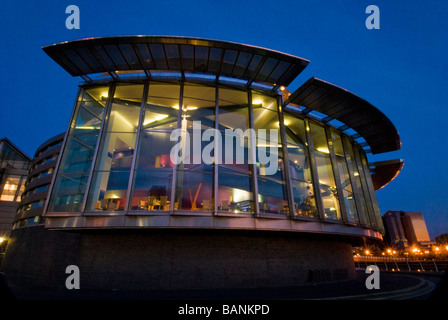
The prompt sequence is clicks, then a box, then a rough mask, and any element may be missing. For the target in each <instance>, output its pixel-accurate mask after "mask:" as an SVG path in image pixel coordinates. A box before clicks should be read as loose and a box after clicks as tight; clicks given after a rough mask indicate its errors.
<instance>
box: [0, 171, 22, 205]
mask: <svg viewBox="0 0 448 320" xmlns="http://www.w3.org/2000/svg"><path fill="white" fill-rule="evenodd" d="M0 187H1V188H0V201H17V202H18V201H20V196H21V195H22V193H23V190H24V189H25V179H24V177H22V176H19V175H5V176H4V177H3V181H2V184H1V185H0Z"/></svg>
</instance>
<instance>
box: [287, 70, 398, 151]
mask: <svg viewBox="0 0 448 320" xmlns="http://www.w3.org/2000/svg"><path fill="white" fill-rule="evenodd" d="M288 103H293V104H297V105H300V106H303V107H305V108H307V109H308V110H309V111H311V110H316V111H318V112H321V113H324V114H326V115H327V116H329V117H330V118H332V119H337V120H339V121H340V122H342V123H344V124H345V125H346V126H347V128H348V127H350V128H352V129H354V130H355V131H356V132H357V133H358V134H359V135H360V136H362V137H363V138H364V139H365V140H366V142H367V143H368V144H369V146H370V149H371V151H372V153H373V154H377V153H383V152H389V151H395V150H398V149H400V148H401V140H400V136H399V134H398V131H397V129H396V128H395V126H394V125H393V123H392V122H391V121H390V120H389V118H387V117H386V116H385V115H384V113H382V112H381V111H380V110H378V109H377V108H375V107H374V106H373V105H371V104H370V103H369V102H367V101H365V100H364V99H362V98H360V97H358V96H356V95H355V94H353V93H351V92H349V91H347V90H345V89H343V88H341V87H338V86H335V85H333V84H331V83H329V82H326V81H323V80H320V79H317V78H314V77H313V78H311V79H309V80H308V81H307V82H305V83H304V84H303V85H302V86H301V87H300V88H298V89H297V90H296V91H295V92H293V93H292V94H291V96H289V98H288V99H287V100H286V104H288Z"/></svg>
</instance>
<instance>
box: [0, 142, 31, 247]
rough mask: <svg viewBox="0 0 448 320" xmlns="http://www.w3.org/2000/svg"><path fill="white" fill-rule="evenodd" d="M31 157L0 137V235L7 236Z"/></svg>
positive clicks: (23, 186)
mask: <svg viewBox="0 0 448 320" xmlns="http://www.w3.org/2000/svg"><path fill="white" fill-rule="evenodd" d="M30 163H31V159H30V158H29V157H28V156H27V155H26V154H25V153H24V152H23V151H22V150H20V149H19V148H17V147H16V146H15V145H14V144H13V143H12V142H11V141H10V140H9V139H8V138H1V139H0V237H2V238H7V237H9V235H10V233H11V227H12V223H13V220H14V217H15V215H16V210H17V206H18V205H19V202H20V198H21V195H22V193H23V191H24V190H25V182H26V178H27V175H28V168H29V165H30Z"/></svg>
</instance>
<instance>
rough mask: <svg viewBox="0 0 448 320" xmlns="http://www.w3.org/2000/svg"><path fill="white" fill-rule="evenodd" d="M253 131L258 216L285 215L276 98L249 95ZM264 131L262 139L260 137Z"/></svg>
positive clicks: (282, 163)
mask: <svg viewBox="0 0 448 320" xmlns="http://www.w3.org/2000/svg"><path fill="white" fill-rule="evenodd" d="M252 106H253V114H254V115H253V116H254V129H255V132H256V134H257V142H256V143H257V149H256V151H257V155H256V156H257V166H256V167H257V181H258V201H259V208H260V212H261V213H276V214H286V213H289V206H288V197H287V193H286V182H285V176H284V167H283V166H284V161H283V150H282V148H281V139H280V127H279V118H278V109H277V99H276V98H272V97H269V96H266V95H261V94H258V93H256V92H253V94H252ZM261 130H265V133H266V134H265V136H262V135H261Z"/></svg>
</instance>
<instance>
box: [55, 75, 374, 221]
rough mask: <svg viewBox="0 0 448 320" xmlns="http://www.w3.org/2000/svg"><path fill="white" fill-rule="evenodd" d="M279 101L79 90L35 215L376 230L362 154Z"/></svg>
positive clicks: (208, 89)
mask: <svg viewBox="0 0 448 320" xmlns="http://www.w3.org/2000/svg"><path fill="white" fill-rule="evenodd" d="M281 101H282V98H281V95H276V94H273V93H272V92H268V91H266V92H264V91H263V92H262V91H255V90H252V89H250V90H248V89H246V88H244V87H231V86H224V85H222V84H219V85H218V84H214V83H205V82H204V83H193V82H183V81H176V82H174V81H173V82H168V81H167V82H161V81H145V82H140V83H139V82H134V83H120V82H115V83H111V84H108V85H104V86H98V85H96V86H87V85H85V86H83V87H82V88H81V89H80V92H79V94H78V98H77V103H76V106H75V110H74V112H73V116H72V119H71V124H70V128H69V131H68V134H67V137H66V141H65V143H64V145H63V149H62V151H61V152H62V156H61V160H60V163H59V165H58V167H57V174H56V177H55V179H54V181H53V184H52V190H51V191H50V192H51V197H50V199H49V202H48V206H47V210H46V211H47V212H51V213H58V212H60V213H64V214H66V213H81V214H83V213H87V214H95V213H100V212H101V214H105V215H108V214H120V212H122V213H128V212H133V213H134V214H142V215H145V214H178V213H179V214H188V213H192V214H194V213H200V214H205V215H229V214H236V215H241V216H244V215H250V216H254V215H255V216H267V217H273V218H275V217H289V218H293V219H316V220H317V219H320V220H324V221H328V222H336V223H348V224H355V225H365V226H369V227H373V228H378V227H380V226H381V221H380V220H379V219H380V216H379V209H378V206H377V203H376V198H375V194H374V190H373V188H372V182H371V177H370V171H369V168H368V166H367V158H366V156H365V153H364V151H363V150H362V149H361V148H359V147H358V146H357V145H356V143H355V142H354V141H353V140H351V139H349V138H348V137H347V136H346V135H344V134H343V133H341V132H340V131H337V130H334V129H333V128H330V127H329V126H327V125H325V124H324V123H321V122H318V121H316V120H314V119H310V118H307V117H306V116H305V115H302V114H298V113H297V112H293V111H292V109H288V110H284V109H286V108H285V107H286V106H282V105H279V103H281Z"/></svg>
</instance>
